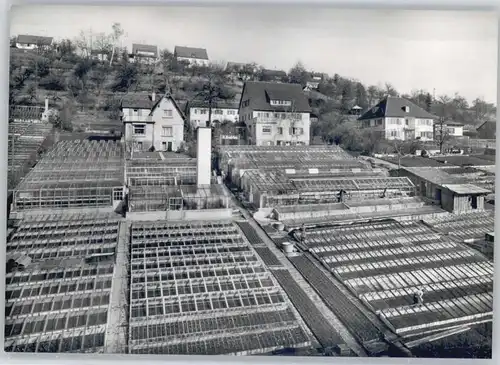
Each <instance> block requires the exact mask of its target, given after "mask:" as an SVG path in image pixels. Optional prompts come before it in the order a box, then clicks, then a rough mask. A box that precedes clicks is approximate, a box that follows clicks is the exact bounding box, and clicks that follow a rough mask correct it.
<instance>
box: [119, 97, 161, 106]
mask: <svg viewBox="0 0 500 365" xmlns="http://www.w3.org/2000/svg"><path fill="white" fill-rule="evenodd" d="M154 104H155V103H154V102H153V101H152V100H151V95H146V94H135V95H125V97H124V98H123V101H122V108H133V109H151V108H152V107H153V105H154Z"/></svg>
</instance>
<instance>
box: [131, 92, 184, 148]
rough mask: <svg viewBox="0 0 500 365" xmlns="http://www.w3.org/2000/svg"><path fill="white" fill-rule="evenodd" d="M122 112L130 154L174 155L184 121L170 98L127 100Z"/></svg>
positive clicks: (164, 96)
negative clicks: (162, 153)
mask: <svg viewBox="0 0 500 365" xmlns="http://www.w3.org/2000/svg"><path fill="white" fill-rule="evenodd" d="M121 110H122V122H123V129H124V136H123V138H124V142H125V144H126V146H127V148H128V149H129V150H133V151H147V150H149V149H151V148H152V147H154V149H155V150H156V151H177V150H178V149H179V148H180V147H181V146H182V144H183V142H184V123H185V119H186V117H185V115H184V113H183V112H182V110H181V109H180V108H179V106H178V105H177V103H176V101H175V100H174V98H173V97H172V96H171V95H170V94H165V95H163V96H161V97H157V96H156V93H153V94H152V95H151V96H148V95H138V96H132V97H127V98H125V99H124V100H123V102H122V105H121Z"/></svg>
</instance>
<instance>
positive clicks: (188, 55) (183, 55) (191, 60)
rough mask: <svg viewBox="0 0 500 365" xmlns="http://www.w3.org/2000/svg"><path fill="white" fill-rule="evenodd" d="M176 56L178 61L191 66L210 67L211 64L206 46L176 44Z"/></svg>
mask: <svg viewBox="0 0 500 365" xmlns="http://www.w3.org/2000/svg"><path fill="white" fill-rule="evenodd" d="M174 57H175V59H176V60H177V61H178V62H183V63H186V64H187V65H189V66H199V67H200V66H205V67H208V66H209V65H210V61H209V59H208V53H207V50H206V49H205V48H194V47H183V46H175V49H174Z"/></svg>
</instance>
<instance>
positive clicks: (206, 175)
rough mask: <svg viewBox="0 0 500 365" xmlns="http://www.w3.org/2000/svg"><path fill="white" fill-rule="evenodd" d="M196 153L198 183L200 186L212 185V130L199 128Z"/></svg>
mask: <svg viewBox="0 0 500 365" xmlns="http://www.w3.org/2000/svg"><path fill="white" fill-rule="evenodd" d="M197 133H198V143H197V151H196V164H197V168H196V183H197V184H198V186H203V185H210V178H211V172H212V129H211V128H206V127H198V130H197Z"/></svg>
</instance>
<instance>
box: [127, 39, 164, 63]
mask: <svg viewBox="0 0 500 365" xmlns="http://www.w3.org/2000/svg"><path fill="white" fill-rule="evenodd" d="M157 61H158V47H157V46H152V45H148V44H136V43H134V44H133V45H132V52H131V53H129V62H141V63H146V64H154V63H156V62H157Z"/></svg>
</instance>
